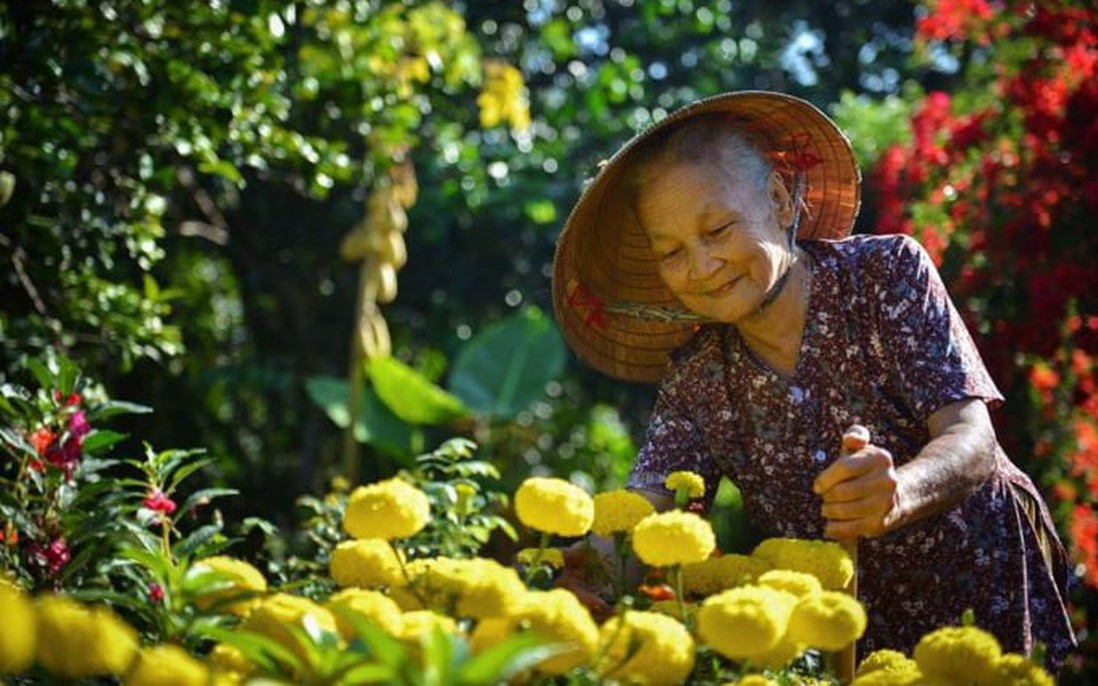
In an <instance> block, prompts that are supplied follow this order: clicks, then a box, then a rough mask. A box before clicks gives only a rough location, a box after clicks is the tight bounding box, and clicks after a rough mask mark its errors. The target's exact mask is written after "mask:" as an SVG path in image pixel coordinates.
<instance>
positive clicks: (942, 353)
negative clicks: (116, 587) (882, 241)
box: [879, 236, 1003, 420]
mask: <svg viewBox="0 0 1098 686" xmlns="http://www.w3.org/2000/svg"><path fill="white" fill-rule="evenodd" d="M897 243H898V246H897V250H896V251H895V252H894V253H893V254H892V255H891V260H890V268H889V270H888V271H889V274H888V275H887V277H886V283H884V284H882V291H881V294H880V299H881V308H880V310H879V316H880V317H881V320H880V326H881V341H882V343H883V348H884V350H885V351H886V354H888V355H889V356H890V357H891V358H892V366H893V368H894V369H895V370H896V372H897V375H898V377H899V380H900V385H901V388H902V391H903V393H904V395H905V397H906V398H907V399H908V401H909V402H910V404H911V406H912V409H913V410H914V411H915V413H916V414H917V415H918V416H919V417H921V418H923V419H924V420H925V419H926V418H928V417H929V416H930V415H931V414H933V413H934V412H935V411H936V410H938V409H940V408H941V407H943V406H945V405H948V404H949V403H952V402H956V401H958V400H964V399H966V398H980V399H983V400H985V401H988V402H991V403H995V404H997V403H999V402H1000V401H1001V400H1002V399H1003V396H1002V395H1001V394H1000V393H999V389H998V388H996V386H995V382H994V381H992V380H991V375H990V374H988V371H987V368H986V367H985V366H984V363H983V360H982V359H981V358H980V353H979V352H978V351H977V350H976V345H975V343H973V341H972V336H971V335H970V334H969V332H968V329H967V328H966V327H965V324H964V321H963V320H962V319H961V316H960V314H958V312H957V309H956V308H955V307H954V305H953V302H952V301H951V300H950V298H949V293H947V292H946V288H945V284H943V283H942V279H941V276H940V275H939V274H938V270H937V269H936V268H935V266H934V263H933V262H932V261H931V260H930V256H929V255H927V253H926V251H925V250H924V249H923V247H922V246H921V245H920V244H919V243H918V242H916V241H915V240H914V239H912V238H909V237H906V236H904V237H902V238H900V239H899V240H898V241H897Z"/></svg>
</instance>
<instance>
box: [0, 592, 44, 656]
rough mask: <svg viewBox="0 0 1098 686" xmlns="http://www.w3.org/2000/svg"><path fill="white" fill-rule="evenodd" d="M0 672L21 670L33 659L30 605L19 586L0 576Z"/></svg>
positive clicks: (32, 624) (35, 633)
mask: <svg viewBox="0 0 1098 686" xmlns="http://www.w3.org/2000/svg"><path fill="white" fill-rule="evenodd" d="M0 617H3V624H4V628H3V630H0V675H2V674H18V673H19V672H25V671H26V670H27V669H29V668H30V666H31V663H33V662H34V647H35V637H36V636H37V627H36V625H35V621H34V606H33V604H32V603H31V601H30V598H28V597H27V595H26V594H25V593H23V591H22V589H20V588H19V587H18V586H16V585H15V584H13V583H10V582H8V581H7V580H5V579H2V578H0Z"/></svg>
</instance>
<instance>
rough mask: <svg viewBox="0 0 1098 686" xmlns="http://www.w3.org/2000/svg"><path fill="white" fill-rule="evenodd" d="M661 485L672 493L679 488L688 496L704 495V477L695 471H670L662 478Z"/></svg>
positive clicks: (697, 496) (698, 496)
mask: <svg viewBox="0 0 1098 686" xmlns="http://www.w3.org/2000/svg"><path fill="white" fill-rule="evenodd" d="M663 487H664V488H666V489H667V490H669V491H671V492H672V493H674V492H675V491H678V490H680V489H681V490H684V491H686V495H687V496H688V497H690V498H700V497H702V496H703V495H705V479H703V478H702V476H701V474H697V473H695V472H687V471H679V472H671V473H670V474H668V475H667V478H666V479H665V480H664V482H663Z"/></svg>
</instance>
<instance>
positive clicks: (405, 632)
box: [398, 610, 458, 643]
mask: <svg viewBox="0 0 1098 686" xmlns="http://www.w3.org/2000/svg"><path fill="white" fill-rule="evenodd" d="M401 623H402V627H401V632H400V634H399V636H398V638H400V639H401V640H402V641H408V642H410V643H418V642H419V641H420V640H422V639H423V635H424V634H426V633H429V632H431V631H434V630H435V629H436V628H437V629H439V630H440V631H442V632H443V633H447V634H455V633H457V630H458V626H457V622H455V621H454V619H453V618H452V617H447V616H446V615H440V614H438V613H436V612H431V611H430V610H413V611H412V612H405V613H404V614H403V615H402V616H401Z"/></svg>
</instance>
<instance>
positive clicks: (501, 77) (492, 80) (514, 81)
mask: <svg viewBox="0 0 1098 686" xmlns="http://www.w3.org/2000/svg"><path fill="white" fill-rule="evenodd" d="M477 105H478V106H479V107H480V125H481V126H483V127H484V128H486V129H490V128H492V127H493V126H497V125H499V124H501V123H503V122H507V123H508V124H510V125H511V128H514V129H520V130H521V129H526V128H528V127H529V126H530V103H529V101H528V100H527V98H526V87H525V85H524V83H523V80H522V72H520V71H519V70H518V69H516V68H515V67H512V66H511V65H509V64H507V63H505V62H501V61H499V60H491V61H489V62H486V63H485V65H484V89H483V90H482V91H481V93H480V95H479V96H478V97H477Z"/></svg>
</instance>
